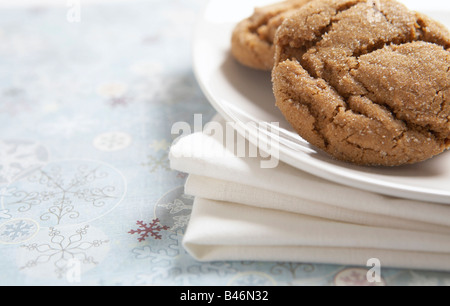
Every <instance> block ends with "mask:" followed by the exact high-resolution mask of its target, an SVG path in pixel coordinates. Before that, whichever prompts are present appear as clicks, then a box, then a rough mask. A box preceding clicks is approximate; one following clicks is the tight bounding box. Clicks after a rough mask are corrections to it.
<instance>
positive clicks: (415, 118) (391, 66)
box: [272, 0, 450, 166]
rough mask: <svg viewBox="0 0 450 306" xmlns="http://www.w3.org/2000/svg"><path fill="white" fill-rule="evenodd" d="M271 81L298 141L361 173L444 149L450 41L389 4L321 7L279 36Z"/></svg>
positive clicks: (381, 0)
mask: <svg viewBox="0 0 450 306" xmlns="http://www.w3.org/2000/svg"><path fill="white" fill-rule="evenodd" d="M275 45H276V51H275V63H274V65H275V67H274V69H273V72H272V81H273V88H274V94H275V97H276V101H277V106H278V107H279V108H280V110H281V111H282V113H283V114H284V116H285V117H286V119H287V120H288V121H289V122H290V123H291V125H292V126H293V127H294V128H295V129H296V130H297V132H298V133H299V134H300V135H301V136H302V137H303V138H305V139H306V140H307V141H309V142H310V143H311V144H313V145H315V146H317V147H319V148H320V149H322V150H324V151H326V152H328V153H329V154H331V155H332V156H334V157H335V158H337V159H340V160H344V161H348V162H352V163H356V164H360V165H383V166H398V165H403V164H410V163H416V162H420V161H424V160H426V159H429V158H431V157H433V156H435V155H437V154H440V153H442V152H443V151H445V150H446V149H447V148H449V147H450V123H449V119H450V52H449V48H450V34H449V32H448V30H447V29H446V28H445V27H444V26H442V25H441V24H439V23H437V22H435V21H433V20H431V19H430V18H428V17H426V16H424V15H422V14H420V13H416V12H413V11H410V10H408V9H407V8H406V7H405V6H404V5H402V4H400V3H398V2H396V1H393V0H376V1H366V0H317V1H314V2H311V3H309V4H307V5H305V6H304V7H303V8H302V9H301V10H299V11H297V12H296V13H295V14H293V15H292V16H290V17H289V18H287V19H286V20H285V21H284V22H283V24H282V25H281V26H280V27H279V30H278V32H277V35H276V39H275Z"/></svg>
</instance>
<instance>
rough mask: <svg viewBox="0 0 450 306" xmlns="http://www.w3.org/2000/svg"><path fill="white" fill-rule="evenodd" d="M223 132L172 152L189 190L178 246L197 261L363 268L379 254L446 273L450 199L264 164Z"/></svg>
mask: <svg viewBox="0 0 450 306" xmlns="http://www.w3.org/2000/svg"><path fill="white" fill-rule="evenodd" d="M215 121H217V122H219V123H220V124H222V125H224V122H223V120H222V119H219V118H216V119H215ZM224 130H225V129H224ZM221 136H222V135H219V134H218V135H213V136H209V135H206V134H204V133H201V132H198V133H194V134H191V135H189V136H186V137H182V138H180V139H178V140H177V141H176V142H175V143H174V144H173V146H172V148H171V151H170V163H171V167H172V168H173V169H176V170H178V171H182V172H185V173H188V174H189V177H188V180H187V182H186V186H185V192H186V194H189V195H192V196H194V197H195V201H194V208H193V211H192V215H191V219H190V222H189V225H188V228H187V231H186V233H185V236H184V239H183V245H184V247H185V248H186V250H187V251H188V252H189V253H190V254H191V255H192V256H193V257H195V258H196V259H198V260H200V261H216V260H264V261H292V262H308V263H330V264H344V265H358V266H359V265H362V266H365V265H366V263H367V261H368V260H369V259H371V258H377V259H379V260H380V261H381V263H382V265H383V266H384V267H397V268H412V269H427V270H440V271H450V206H447V205H440V204H434V203H424V202H416V201H410V200H404V199H396V198H391V197H386V196H383V195H378V194H374V193H370V192H366V191H362V190H358V189H354V188H351V187H346V186H341V185H338V184H335V183H332V182H328V181H326V180H323V179H321V178H317V177H315V176H312V175H310V174H307V173H305V172H302V171H300V170H297V169H295V168H292V167H290V166H288V165H286V164H284V163H280V164H279V165H278V167H276V168H274V169H263V168H261V167H260V165H261V163H260V162H261V160H260V159H259V158H249V157H246V158H241V157H237V156H235V155H234V154H233V153H231V152H229V151H227V149H226V148H225V147H224V145H223V139H221ZM247 145H248V146H251V145H250V144H247Z"/></svg>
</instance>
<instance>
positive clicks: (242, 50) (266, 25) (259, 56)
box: [231, 0, 311, 71]
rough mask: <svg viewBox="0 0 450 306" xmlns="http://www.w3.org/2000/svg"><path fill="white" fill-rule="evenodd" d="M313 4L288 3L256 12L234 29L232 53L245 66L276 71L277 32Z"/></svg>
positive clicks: (295, 0) (303, 0)
mask: <svg viewBox="0 0 450 306" xmlns="http://www.w3.org/2000/svg"><path fill="white" fill-rule="evenodd" d="M309 1H311V0H288V1H284V2H278V3H275V4H271V5H268V6H263V7H257V8H255V11H254V14H253V15H252V16H250V17H249V18H247V19H244V20H242V21H241V22H240V23H239V24H238V25H237V26H236V27H235V29H234V31H233V34H232V39H231V53H232V55H233V57H234V58H235V59H236V60H238V62H240V63H241V64H242V65H244V66H247V67H250V68H254V69H259V70H266V71H270V70H272V67H273V57H274V54H275V47H274V46H273V41H274V38H275V32H276V30H277V29H278V27H279V26H280V25H281V23H282V22H283V20H284V19H285V18H286V17H287V16H289V14H291V13H292V12H293V11H295V9H298V8H300V7H302V6H303V5H304V4H305V3H308V2H309Z"/></svg>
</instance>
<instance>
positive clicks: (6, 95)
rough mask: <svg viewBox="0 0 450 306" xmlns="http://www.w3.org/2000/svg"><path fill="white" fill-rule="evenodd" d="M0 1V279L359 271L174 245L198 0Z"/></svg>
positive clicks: (200, 110)
mask: <svg viewBox="0 0 450 306" xmlns="http://www.w3.org/2000/svg"><path fill="white" fill-rule="evenodd" d="M7 2H9V1H2V3H1V5H0V131H1V133H0V257H1V261H0V271H2V272H1V273H0V285H282V286H284V285H364V284H365V283H366V281H365V279H366V272H367V269H362V268H358V267H344V266H333V265H318V264H308V263H285V262H214V263H200V262H197V261H195V260H194V259H193V258H191V257H190V256H189V254H187V253H186V252H185V250H184V249H183V247H182V245H181V241H182V238H183V233H184V231H185V229H186V225H187V223H188V221H189V214H190V211H191V209H192V203H193V199H192V198H191V197H189V196H187V195H185V194H183V185H184V182H185V179H186V175H185V174H184V173H179V172H177V171H172V170H171V169H170V167H169V163H168V158H167V153H168V150H169V147H170V144H171V142H172V140H173V139H174V137H175V136H173V135H172V134H171V127H172V125H173V124H174V123H175V122H179V121H182V122H189V123H191V124H192V123H193V120H194V114H202V115H203V119H204V120H205V122H206V120H208V119H210V118H212V117H213V116H214V114H215V111H214V110H213V108H212V107H211V106H210V105H209V104H208V102H207V100H206V98H205V97H204V96H203V94H202V93H201V91H200V89H199V87H198V85H197V83H196V80H195V77H194V75H193V72H192V64H191V49H190V48H191V39H192V31H193V27H194V24H195V21H196V19H197V17H198V15H199V14H201V12H202V8H203V6H204V5H205V4H206V0H169V1H168V0H165V1H163V0H151V1H138V0H128V1H100V0H97V1H88V0H84V1H82V2H81V6H79V7H77V1H72V4H71V5H69V6H67V5H66V4H67V3H66V2H65V1H62V2H61V1H52V0H47V1H33V0H28V1H25V0H21V1H14V3H15V5H14V6H13V7H8V5H7ZM61 3H63V4H61ZM68 3H69V4H70V2H68ZM18 4H23V5H18ZM78 8H80V9H81V10H79V11H78ZM78 12H80V15H77V13H78ZM78 17H79V18H78ZM382 276H383V284H387V285H450V274H447V273H440V272H432V271H430V272H428V271H411V270H397V269H386V270H383V271H382Z"/></svg>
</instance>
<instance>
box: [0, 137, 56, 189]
mask: <svg viewBox="0 0 450 306" xmlns="http://www.w3.org/2000/svg"><path fill="white" fill-rule="evenodd" d="M47 159H48V153H47V150H46V149H45V148H44V147H43V146H41V145H40V144H38V143H34V142H28V141H20V140H9V141H7V140H0V184H1V183H10V182H12V181H13V180H14V179H16V178H17V177H18V176H20V175H21V174H24V173H25V172H28V171H31V170H34V169H36V168H38V167H40V166H42V165H43V164H44V163H45V162H46V161H47ZM7 191H8V190H7V189H5V188H2V189H1V194H0V196H1V195H3V194H4V193H6V192H7Z"/></svg>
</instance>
